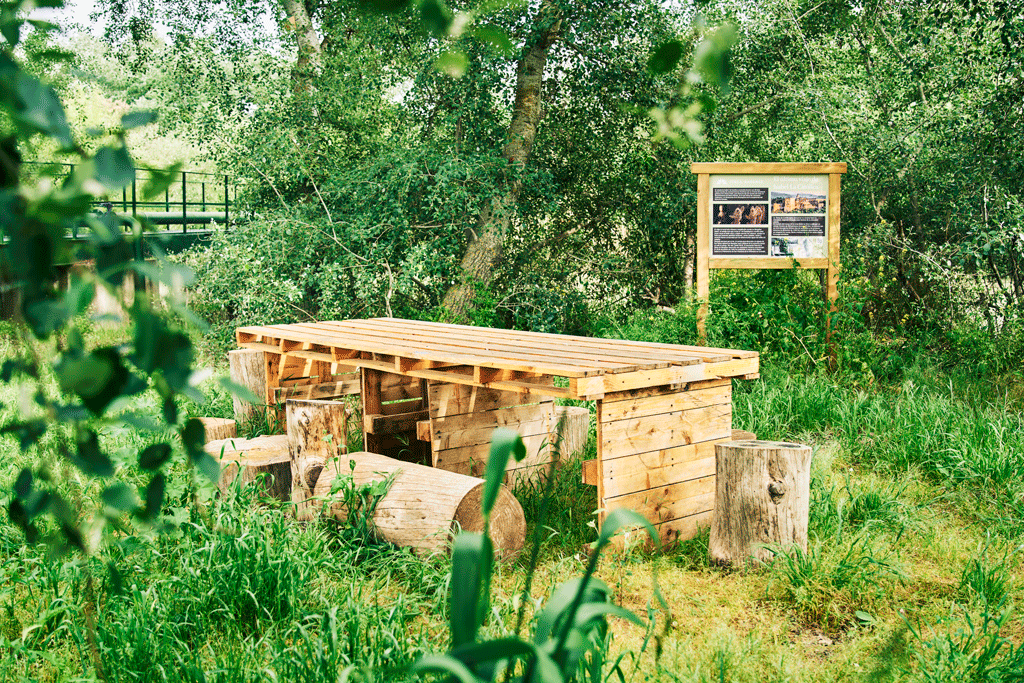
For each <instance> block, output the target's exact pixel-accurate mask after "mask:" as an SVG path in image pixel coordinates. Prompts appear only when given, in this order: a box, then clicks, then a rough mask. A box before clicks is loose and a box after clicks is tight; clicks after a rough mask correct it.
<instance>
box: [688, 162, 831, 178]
mask: <svg viewBox="0 0 1024 683" xmlns="http://www.w3.org/2000/svg"><path fill="white" fill-rule="evenodd" d="M690 172H691V173H725V174H730V175H742V174H747V173H751V174H755V175H765V174H772V173H816V174H824V173H846V164H845V163H844V162H831V161H830V162H824V163H786V162H783V163H763V164H762V163H753V162H751V163H743V162H740V163H732V162H712V163H707V162H699V161H698V162H693V163H692V164H690Z"/></svg>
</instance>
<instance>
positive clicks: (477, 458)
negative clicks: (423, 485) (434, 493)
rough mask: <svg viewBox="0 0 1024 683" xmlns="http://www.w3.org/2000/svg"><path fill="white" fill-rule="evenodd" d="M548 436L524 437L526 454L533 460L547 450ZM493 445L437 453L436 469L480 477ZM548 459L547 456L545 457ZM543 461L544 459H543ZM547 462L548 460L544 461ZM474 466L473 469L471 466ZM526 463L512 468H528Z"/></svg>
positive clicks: (512, 464) (513, 464) (480, 445)
mask: <svg viewBox="0 0 1024 683" xmlns="http://www.w3.org/2000/svg"><path fill="white" fill-rule="evenodd" d="M549 438H550V437H549V435H548V434H546V433H545V434H533V435H529V436H524V437H523V444H525V446H526V452H527V453H528V454H530V455H528V456H527V458H528V459H530V458H531V456H532V455H533V454H536V453H538V452H540V449H541V448H544V449H545V450H547V448H546V446H547V444H548V442H549ZM490 450H491V444H490V442H488V443H481V444H477V445H475V446H466V447H462V448H452V449H448V450H444V451H436V452H435V455H436V458H437V460H436V461H435V464H434V467H439V468H441V469H443V470H448V471H449V472H457V473H459V474H472V475H473V476H480V475H482V474H483V471H484V466H485V465H486V464H487V457H488V455H489V454H490ZM544 457H547V456H544ZM542 460H543V458H542ZM544 462H546V460H544ZM471 464H472V465H474V467H471V466H470V465H471ZM530 464H534V465H536V464H538V463H537V462H531V463H530ZM527 466H528V465H527V464H525V461H524V463H520V464H517V463H515V462H513V463H510V465H509V467H510V468H513V469H514V468H516V467H527Z"/></svg>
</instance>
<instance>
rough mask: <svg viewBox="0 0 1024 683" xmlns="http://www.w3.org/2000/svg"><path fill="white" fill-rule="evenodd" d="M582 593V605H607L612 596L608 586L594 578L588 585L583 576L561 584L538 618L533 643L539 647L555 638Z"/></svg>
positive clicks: (588, 581) (591, 578) (552, 593)
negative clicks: (578, 595)
mask: <svg viewBox="0 0 1024 683" xmlns="http://www.w3.org/2000/svg"><path fill="white" fill-rule="evenodd" d="M581 591H582V593H583V595H582V597H581V599H580V603H581V604H590V603H607V601H608V597H609V596H610V595H611V589H610V588H608V585H607V584H606V583H605V582H604V581H601V580H600V579H595V578H594V577H590V579H589V580H587V582H586V583H584V580H583V577H581V576H577V577H573V578H571V579H569V580H568V581H564V582H562V583H560V584H559V585H558V586H557V587H556V588H555V590H554V591H552V592H551V597H550V598H548V600H547V602H545V603H544V608H543V609H542V610H541V612H540V614H539V615H538V616H537V628H536V629H535V630H534V635H533V642H535V643H537V644H538V645H539V644H542V643H544V642H545V641H547V640H548V639H550V638H552V637H554V634H555V632H556V631H557V630H558V629H559V628H560V625H561V624H562V622H563V620H564V618H565V616H566V613H567V612H568V610H569V608H570V607H571V606H572V604H573V602H574V600H575V599H576V596H577V594H579V593H580V592H581Z"/></svg>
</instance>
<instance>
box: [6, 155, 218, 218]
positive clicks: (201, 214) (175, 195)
mask: <svg viewBox="0 0 1024 683" xmlns="http://www.w3.org/2000/svg"><path fill="white" fill-rule="evenodd" d="M74 170H75V164H69V163H64V162H59V161H26V162H23V163H22V174H23V177H25V176H28V177H31V176H43V175H45V176H49V177H51V178H55V179H59V178H66V177H67V176H69V175H71V174H72V173H73V172H74ZM156 173H160V171H157V170H154V169H149V168H136V169H135V174H134V177H133V178H132V182H131V185H130V186H126V187H124V188H123V189H122V190H121V194H120V196H119V197H118V196H108V197H105V198H102V199H97V200H95V201H93V202H92V205H93V208H94V209H96V210H101V211H102V210H107V211H119V212H121V213H127V214H131V215H133V216H137V217H139V218H144V219H146V220H148V221H149V222H150V223H152V224H153V225H159V226H169V225H180V226H181V231H182V232H188V226H189V225H208V224H210V223H213V222H214V221H216V222H218V223H222V224H223V225H224V226H225V227H227V226H228V225H229V223H230V220H231V207H232V205H233V204H234V202H235V198H236V197H237V189H236V187H235V185H234V183H233V182H231V177H230V176H229V175H228V174H226V173H206V172H203V171H181V172H180V173H178V174H176V175H177V177H176V178H175V179H174V181H173V182H172V183H171V184H170V185H169V186H168V187H167V188H166V189H165V190H164V193H163V194H164V196H163V199H162V200H161V199H159V198H157V199H149V200H145V201H144V200H143V199H141V197H142V191H143V189H144V188H145V186H146V182H147V181H151V180H152V179H153V177H154V174H156Z"/></svg>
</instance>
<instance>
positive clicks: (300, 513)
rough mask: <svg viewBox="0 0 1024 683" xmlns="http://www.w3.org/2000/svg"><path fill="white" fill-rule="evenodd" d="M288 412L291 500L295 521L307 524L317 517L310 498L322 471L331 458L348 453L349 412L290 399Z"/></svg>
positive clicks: (320, 402)
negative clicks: (293, 506) (306, 522)
mask: <svg viewBox="0 0 1024 683" xmlns="http://www.w3.org/2000/svg"><path fill="white" fill-rule="evenodd" d="M285 411H286V413H287V425H288V429H287V431H288V454H289V456H290V458H291V473H292V495H291V498H292V502H293V503H295V516H296V518H297V519H299V520H304V521H308V520H310V519H312V518H313V516H314V515H315V514H316V507H315V505H314V504H313V502H312V501H311V500H310V498H311V497H312V495H313V484H315V483H316V479H317V476H319V474H320V472H319V470H320V469H322V468H323V466H324V463H325V462H327V461H328V460H329V459H330V458H334V457H337V456H338V455H341V454H343V453H346V452H347V451H348V411H347V407H346V406H345V404H344V403H341V402H338V401H323V400H316V399H310V400H300V399H289V400H288V401H286V402H285ZM307 474H308V476H307Z"/></svg>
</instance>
